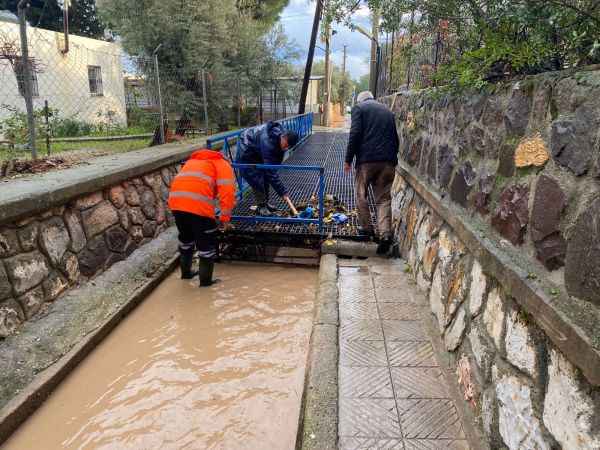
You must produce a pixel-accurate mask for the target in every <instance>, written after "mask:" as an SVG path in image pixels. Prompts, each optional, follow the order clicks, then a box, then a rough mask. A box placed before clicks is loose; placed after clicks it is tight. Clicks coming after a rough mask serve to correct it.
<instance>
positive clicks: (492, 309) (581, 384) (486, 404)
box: [393, 174, 600, 450]
mask: <svg viewBox="0 0 600 450" xmlns="http://www.w3.org/2000/svg"><path fill="white" fill-rule="evenodd" d="M393 192H394V215H395V217H398V218H400V217H404V218H406V221H401V223H398V224H397V226H398V228H397V230H398V238H399V240H400V243H401V246H402V252H403V255H405V256H406V257H407V259H408V263H409V265H410V267H411V268H412V273H413V275H414V277H415V279H416V281H417V284H418V286H419V288H420V289H422V290H423V291H425V292H426V293H427V295H428V297H429V301H430V306H431V310H432V312H433V315H434V316H435V320H436V321H437V325H438V328H439V333H440V335H441V337H442V340H443V342H444V345H445V347H446V350H447V351H448V355H449V357H450V358H451V360H452V364H453V366H454V367H455V368H456V381H457V383H458V384H459V385H460V388H461V390H462V391H463V392H464V399H465V402H467V403H468V405H469V407H470V408H472V410H473V411H474V413H475V415H476V416H477V417H479V419H480V423H479V425H480V426H481V427H482V429H483V431H484V432H485V435H486V436H487V437H488V439H489V442H490V446H491V448H494V449H499V448H505V447H508V448H509V449H511V450H517V449H519V450H521V449H540V450H541V449H554V448H563V449H573V450H576V449H577V450H593V449H598V448H600V421H599V420H600V388H598V387H594V386H592V385H591V384H590V383H589V382H588V381H587V380H586V378H585V377H584V376H583V375H582V373H581V372H580V370H579V369H577V368H576V367H575V366H574V365H573V364H572V363H571V362H569V359H568V358H567V357H566V356H565V354H563V353H562V352H561V351H560V350H559V349H557V347H556V346H555V345H554V344H553V342H551V340H550V339H549V338H548V336H547V335H546V333H545V332H544V331H543V330H542V329H541V328H540V327H539V326H538V325H537V324H536V317H534V316H532V315H531V314H529V313H528V312H527V311H526V310H525V308H523V307H521V306H520V305H519V304H518V303H517V301H516V300H515V299H514V298H513V297H512V296H511V294H510V292H507V290H506V289H505V288H504V287H503V285H502V284H501V283H499V281H498V279H497V276H495V274H494V273H489V272H486V270H485V269H484V268H483V267H482V264H481V263H480V262H479V261H478V259H477V258H476V257H475V256H474V254H473V253H472V252H471V251H470V250H469V249H468V248H467V247H466V246H465V245H464V243H463V242H461V240H460V239H459V238H458V236H457V234H456V233H454V231H453V230H452V228H451V227H450V226H449V225H448V224H447V223H446V222H445V221H444V219H442V218H441V217H440V216H439V215H438V214H437V213H436V212H435V211H434V209H433V208H432V207H431V206H430V205H429V204H428V203H427V202H425V201H424V200H423V198H421V197H420V196H419V195H418V194H417V193H416V192H415V190H414V189H413V188H412V187H411V186H410V184H408V183H407V181H406V180H405V178H404V177H402V176H401V175H400V174H398V175H397V179H396V182H395V185H394V190H393Z"/></svg>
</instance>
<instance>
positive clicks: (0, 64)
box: [0, 16, 127, 126]
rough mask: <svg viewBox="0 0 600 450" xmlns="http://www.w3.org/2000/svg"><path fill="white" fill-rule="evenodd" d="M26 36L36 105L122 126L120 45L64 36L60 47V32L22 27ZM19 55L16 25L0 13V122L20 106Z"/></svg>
mask: <svg viewBox="0 0 600 450" xmlns="http://www.w3.org/2000/svg"><path fill="white" fill-rule="evenodd" d="M27 36H28V40H29V45H28V47H29V57H30V60H31V61H32V65H33V66H34V67H35V70H34V74H33V77H32V78H33V83H32V84H33V93H34V107H35V109H36V110H39V109H42V108H43V107H44V102H45V101H48V105H49V107H50V108H52V109H57V110H58V115H59V117H60V118H72V119H75V120H78V121H82V122H87V123H94V124H98V123H108V124H110V125H113V126H114V125H117V124H118V125H126V123H127V116H126V107H125V89H124V82H123V66H122V62H121V58H122V50H121V47H120V45H118V44H115V43H111V42H105V41H100V40H96V39H90V38H86V37H81V36H74V35H70V36H69V48H68V51H65V50H66V48H65V47H66V46H65V38H64V34H62V33H56V32H54V31H48V30H43V29H40V28H34V27H30V26H28V27H27ZM20 56H21V47H20V38H19V25H18V24H16V23H14V21H11V20H10V18H7V17H5V16H0V121H2V120H4V119H6V118H7V117H9V116H11V115H12V114H13V113H14V111H16V110H18V111H22V112H24V111H25V100H24V97H23V92H24V83H23V81H24V77H23V70H22V64H21V63H20Z"/></svg>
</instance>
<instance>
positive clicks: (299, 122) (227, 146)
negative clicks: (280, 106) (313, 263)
mask: <svg viewBox="0 0 600 450" xmlns="http://www.w3.org/2000/svg"><path fill="white" fill-rule="evenodd" d="M278 122H279V123H280V124H281V125H282V126H283V127H284V128H285V129H287V130H293V131H295V132H296V133H298V137H299V139H298V143H297V144H296V145H295V146H294V147H293V148H291V149H289V150H288V152H287V155H286V158H285V159H287V156H289V155H290V154H291V153H293V152H294V151H295V150H296V149H298V148H299V147H300V146H301V145H302V143H303V142H304V141H305V140H306V139H308V137H309V136H310V135H311V134H312V130H313V113H306V114H301V115H297V116H292V117H288V118H286V119H282V120H279V121H278ZM243 131H244V129H241V130H235V131H230V132H228V133H223V134H219V135H217V136H213V137H210V138H209V139H207V140H206V146H207V147H208V148H213V147H216V146H217V145H221V151H222V152H223V153H224V154H225V156H226V157H227V158H228V159H229V161H231V162H232V166H233V168H234V170H235V178H236V182H237V185H238V190H237V197H238V201H240V200H242V198H243V197H244V194H245V193H246V191H247V190H248V188H249V185H248V183H247V182H246V181H245V180H244V179H243V177H242V176H241V173H240V170H241V169H248V168H257V169H259V170H260V169H262V170H289V171H292V170H293V171H304V172H319V189H318V191H319V192H318V196H319V218H318V219H302V218H295V217H262V216H254V215H252V216H234V217H233V219H234V220H239V221H244V222H277V223H287V224H317V225H318V226H319V233H321V232H322V231H323V218H324V199H325V169H323V167H320V166H290V165H268V164H237V163H235V162H236V161H237V157H238V153H239V149H240V141H239V137H240V135H241V134H242V132H243ZM233 148H235V154H234V153H233Z"/></svg>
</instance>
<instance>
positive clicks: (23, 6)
mask: <svg viewBox="0 0 600 450" xmlns="http://www.w3.org/2000/svg"><path fill="white" fill-rule="evenodd" d="M29 6H30V5H29V1H28V0H21V1H20V2H19V4H18V6H17V10H18V13H19V34H20V35H21V36H20V37H21V67H22V72H21V74H22V76H23V88H24V89H23V91H24V92H23V94H25V108H26V109H27V127H28V128H29V148H30V150H31V157H32V158H33V159H37V149H36V147H35V117H34V110H33V86H32V85H31V81H32V78H33V77H32V70H33V68H32V67H31V61H30V60H29V47H28V45H29V44H28V43H27V19H26V17H25V13H26V11H27V9H29Z"/></svg>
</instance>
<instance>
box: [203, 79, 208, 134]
mask: <svg viewBox="0 0 600 450" xmlns="http://www.w3.org/2000/svg"><path fill="white" fill-rule="evenodd" d="M202 100H204V101H203V102H202V103H204V126H205V127H206V135H207V136H208V135H209V130H208V97H207V96H206V73H205V72H204V69H202Z"/></svg>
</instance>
